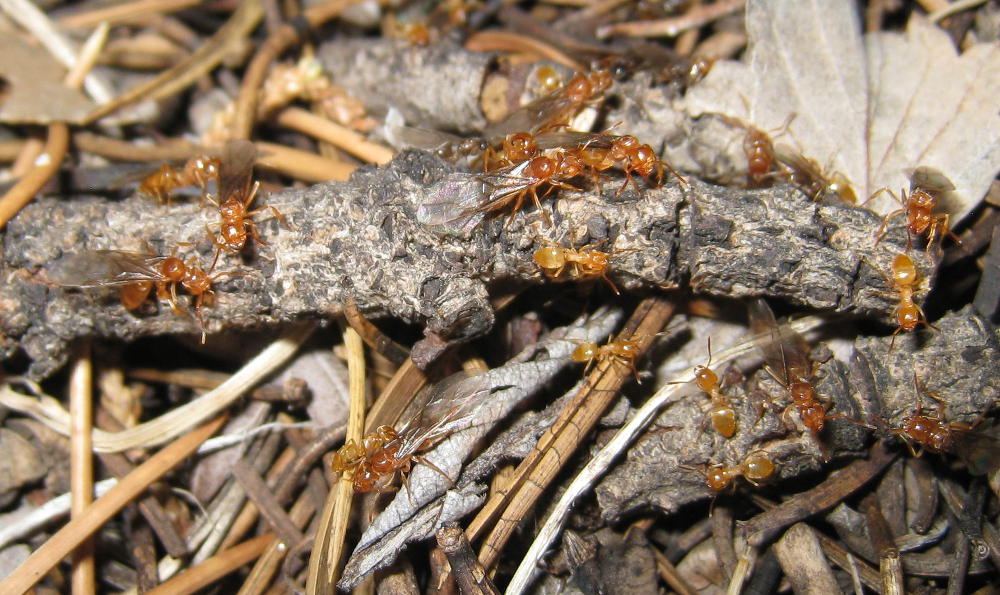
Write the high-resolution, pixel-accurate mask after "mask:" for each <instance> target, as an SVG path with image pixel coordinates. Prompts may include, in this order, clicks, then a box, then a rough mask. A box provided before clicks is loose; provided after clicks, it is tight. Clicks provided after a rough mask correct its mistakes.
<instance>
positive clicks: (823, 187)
mask: <svg viewBox="0 0 1000 595" xmlns="http://www.w3.org/2000/svg"><path fill="white" fill-rule="evenodd" d="M775 157H776V158H777V159H778V161H780V162H781V163H782V164H784V166H785V167H786V168H787V169H788V179H789V181H790V182H791V183H792V184H795V185H796V186H798V187H799V188H800V189H801V190H802V191H803V192H805V193H806V195H808V196H809V198H811V199H812V200H819V199H820V198H823V197H825V196H829V195H833V196H836V197H837V198H838V199H839V200H840V201H841V202H845V203H848V204H854V203H856V202H858V196H857V194H855V192H854V188H853V187H852V186H851V183H850V181H849V180H848V179H847V176H845V175H844V174H842V173H840V172H834V173H832V174H827V173H825V172H824V171H823V169H822V168H821V167H820V166H819V164H818V163H816V161H815V160H813V159H810V158H808V157H806V156H805V155H803V154H802V153H800V152H798V151H796V150H794V149H792V148H791V147H788V146H787V145H778V146H777V148H776V149H775Z"/></svg>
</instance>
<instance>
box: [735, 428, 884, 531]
mask: <svg viewBox="0 0 1000 595" xmlns="http://www.w3.org/2000/svg"><path fill="white" fill-rule="evenodd" d="M895 458H896V455H895V453H893V452H891V451H890V450H888V449H887V448H886V447H885V445H884V444H883V443H881V442H879V443H877V444H876V445H875V446H873V447H872V449H871V452H870V453H869V456H868V459H866V460H857V461H854V462H852V463H851V464H850V465H848V466H846V467H844V468H843V469H841V470H840V471H837V472H835V473H833V474H831V475H830V477H829V478H828V479H827V480H826V481H824V482H823V483H822V484H820V485H818V486H816V487H815V488H813V489H811V490H808V491H805V492H802V493H799V494H796V495H795V496H793V497H792V498H789V499H788V500H786V501H785V502H783V503H782V504H781V505H780V506H778V507H777V508H775V509H773V510H769V511H767V512H763V513H761V514H759V515H757V516H755V517H754V518H752V519H750V520H749V521H747V522H746V523H745V524H744V525H743V526H742V527H741V528H740V533H742V534H743V535H746V537H747V541H748V542H749V543H750V544H751V545H754V546H759V545H762V544H763V543H765V542H766V541H767V540H769V539H770V538H771V537H772V536H773V535H774V534H775V533H777V532H778V531H780V530H781V529H782V528H784V527H787V526H788V525H791V524H792V523H795V522H797V521H800V520H802V519H805V518H808V517H810V516H812V515H814V514H816V513H817V512H821V511H823V510H826V509H827V508H830V507H832V506H834V505H836V504H837V503H838V502H840V501H841V500H843V499H844V498H846V497H847V496H849V495H850V494H852V493H854V491H855V490H857V489H859V488H860V487H861V486H863V485H864V484H866V483H868V482H869V481H870V480H871V479H872V478H874V477H875V476H876V475H878V474H879V472H881V471H882V469H884V468H885V467H886V466H887V465H889V463H891V462H892V461H893V460H894V459H895Z"/></svg>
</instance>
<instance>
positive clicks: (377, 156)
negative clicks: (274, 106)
mask: <svg viewBox="0 0 1000 595" xmlns="http://www.w3.org/2000/svg"><path fill="white" fill-rule="evenodd" d="M274 120H275V121H276V122H277V123H278V124H279V125H280V126H284V127H286V128H290V129H292V130H297V131H299V132H301V133H303V134H308V135H309V136H312V137H313V138H316V139H319V140H322V141H326V142H328V143H330V144H331V145H333V146H335V147H337V148H338V149H342V150H344V151H347V152H348V153H350V154H351V155H354V156H355V157H357V158H358V159H361V160H363V161H367V162H369V163H377V164H379V165H385V164H386V163H389V162H390V161H392V157H393V155H395V154H396V152H395V151H393V150H392V149H390V148H388V147H385V146H383V145H380V144H378V143H374V142H371V141H369V140H366V139H365V137H364V136H362V135H360V134H358V133H357V132H355V131H353V130H351V129H350V128H347V127H346V126H341V125H340V124H337V123H336V122H332V121H331V120H329V119H327V118H323V117H321V116H317V115H316V114H314V113H312V112H310V111H306V110H304V109H302V108H300V107H287V108H285V109H283V110H281V111H280V112H278V113H277V115H276V116H274Z"/></svg>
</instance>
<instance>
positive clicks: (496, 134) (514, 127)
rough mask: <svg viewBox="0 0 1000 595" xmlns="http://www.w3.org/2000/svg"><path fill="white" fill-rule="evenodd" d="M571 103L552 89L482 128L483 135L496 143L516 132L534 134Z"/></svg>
mask: <svg viewBox="0 0 1000 595" xmlns="http://www.w3.org/2000/svg"><path fill="white" fill-rule="evenodd" d="M572 105H573V102H572V101H570V100H569V99H568V98H566V96H565V95H564V94H563V93H562V92H561V91H553V92H552V93H550V94H548V95H546V96H545V97H540V98H538V99H536V100H534V101H532V102H531V103H529V104H527V105H524V106H521V107H519V108H517V109H516V110H514V111H512V112H511V113H510V114H508V115H507V117H506V118H504V119H503V120H500V121H499V122H495V123H493V124H491V125H489V126H487V127H486V129H485V130H483V136H485V137H486V138H487V140H489V141H490V142H491V143H493V144H498V143H500V142H501V141H502V140H503V139H504V138H506V137H507V136H509V135H511V134H515V133H517V132H528V133H531V134H534V133H536V132H538V131H539V130H541V129H542V128H544V127H545V126H546V125H547V124H548V123H549V122H551V121H553V120H555V119H556V118H558V117H559V116H561V115H562V114H563V113H564V112H565V111H566V110H567V109H568V108H569V107H570V106H572Z"/></svg>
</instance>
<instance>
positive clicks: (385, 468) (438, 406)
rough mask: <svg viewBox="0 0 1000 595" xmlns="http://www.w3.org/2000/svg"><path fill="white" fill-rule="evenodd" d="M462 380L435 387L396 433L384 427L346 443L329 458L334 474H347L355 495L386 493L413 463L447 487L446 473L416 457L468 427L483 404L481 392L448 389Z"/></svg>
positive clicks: (457, 377) (452, 379)
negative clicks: (395, 476) (428, 470)
mask: <svg viewBox="0 0 1000 595" xmlns="http://www.w3.org/2000/svg"><path fill="white" fill-rule="evenodd" d="M465 378H466V375H465V374H462V373H459V374H456V375H454V376H452V377H450V378H447V379H445V380H444V381H442V382H440V383H438V384H437V385H435V387H434V388H433V389H432V390H431V391H430V393H429V394H431V396H430V398H429V399H428V401H427V403H426V404H425V405H424V406H423V407H422V408H421V411H420V414H419V415H418V416H416V417H415V418H413V419H411V421H410V422H408V423H406V424H404V426H403V427H402V428H401V429H400V430H398V431H397V430H396V429H395V428H393V427H392V426H388V425H383V426H379V427H378V428H376V429H375V431H374V432H372V433H370V434H368V435H367V436H365V437H364V438H362V439H361V441H360V443H359V442H355V441H353V440H348V441H347V442H346V443H345V444H344V445H343V446H342V447H340V449H339V450H338V451H337V452H336V453H335V454H334V456H333V461H332V467H333V471H334V472H336V473H344V472H349V473H350V474H351V482H352V485H353V486H354V491H355V492H368V491H372V490H377V491H378V492H385V491H389V490H390V489H391V488H389V484H390V482H391V481H392V478H393V476H394V475H395V474H396V472H400V473H401V474H402V475H403V476H404V480H405V476H406V474H408V473H409V471H410V467H411V466H412V464H413V461H417V462H419V463H423V464H425V465H427V466H428V467H429V468H431V469H432V470H434V471H436V472H437V473H439V474H440V475H441V476H442V477H444V478H445V479H447V480H448V482H449V483H450V482H451V481H452V479H451V478H450V477H448V474H447V473H445V472H444V471H442V470H441V469H439V468H438V467H437V466H435V465H434V464H433V463H431V462H430V461H428V460H426V459H425V458H423V457H422V456H420V453H421V452H424V451H427V450H429V449H431V448H432V447H434V446H435V445H436V444H437V443H438V442H440V441H441V440H443V439H444V438H445V437H446V436H447V435H448V434H450V433H451V432H452V431H455V430H457V429H458V428H460V427H462V425H463V424H467V423H468V420H469V419H471V418H473V417H474V416H475V414H476V411H477V410H478V407H479V406H480V405H481V404H482V403H483V399H482V398H480V397H481V396H482V393H481V392H472V393H458V392H454V391H451V390H450V389H449V387H450V386H453V385H454V384H455V383H456V382H460V381H462V380H464V379H465Z"/></svg>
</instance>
